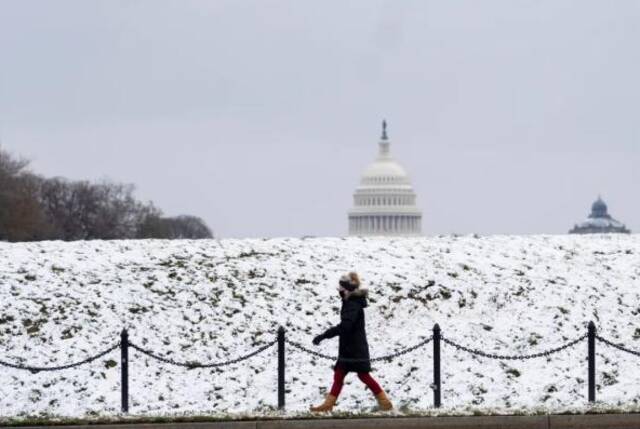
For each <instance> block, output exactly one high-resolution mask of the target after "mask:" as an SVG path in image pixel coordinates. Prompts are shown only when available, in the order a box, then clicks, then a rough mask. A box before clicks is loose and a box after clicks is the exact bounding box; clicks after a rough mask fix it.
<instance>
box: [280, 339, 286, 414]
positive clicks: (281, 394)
mask: <svg viewBox="0 0 640 429" xmlns="http://www.w3.org/2000/svg"><path fill="white" fill-rule="evenodd" d="M284 369H285V362H284V328H283V327H282V326H280V327H279V328H278V409H280V410H284Z"/></svg>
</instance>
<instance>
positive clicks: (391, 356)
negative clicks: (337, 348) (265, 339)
mask: <svg viewBox="0 0 640 429" xmlns="http://www.w3.org/2000/svg"><path fill="white" fill-rule="evenodd" d="M432 339H433V337H432V336H431V337H429V338H427V339H426V340H424V341H421V342H419V343H418V344H416V345H413V346H411V347H407V348H406V349H402V350H399V351H397V352H394V353H391V354H388V355H385V356H380V357H376V358H372V359H364V358H344V357H340V356H329V355H325V354H322V353H319V352H317V351H315V350H311V349H310V348H308V347H305V346H303V345H302V344H300V343H297V342H295V341H291V340H286V342H287V343H288V344H289V345H291V346H293V347H295V348H297V349H298V350H301V351H303V352H305V353H308V354H310V355H313V356H316V357H319V358H321V359H327V360H333V361H340V362H378V361H383V360H384V361H391V360H392V359H394V358H397V357H399V356H402V355H405V354H407V353H411V352H412V351H414V350H417V349H419V348H420V347H423V346H426V345H427V344H429V342H430V341H431V340H432Z"/></svg>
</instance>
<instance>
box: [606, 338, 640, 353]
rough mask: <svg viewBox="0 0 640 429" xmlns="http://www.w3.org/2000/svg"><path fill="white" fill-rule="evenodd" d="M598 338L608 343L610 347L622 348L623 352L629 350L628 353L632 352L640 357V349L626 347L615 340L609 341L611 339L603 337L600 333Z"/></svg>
mask: <svg viewBox="0 0 640 429" xmlns="http://www.w3.org/2000/svg"><path fill="white" fill-rule="evenodd" d="M596 338H597V339H598V340H599V341H602V342H603V343H605V344H606V345H608V346H610V347H613V348H614V349H618V350H621V351H623V352H627V353H630V354H632V355H634V356H638V357H640V352H638V351H635V350H631V349H628V348H626V347H625V346H623V345H620V344H616V343H614V342H613V341H609V340H607V339H606V338H604V337H601V336H600V335H596Z"/></svg>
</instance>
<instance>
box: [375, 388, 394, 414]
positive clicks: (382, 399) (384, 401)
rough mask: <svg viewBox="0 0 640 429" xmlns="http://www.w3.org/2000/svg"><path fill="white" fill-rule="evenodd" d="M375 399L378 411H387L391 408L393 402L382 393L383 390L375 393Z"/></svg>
mask: <svg viewBox="0 0 640 429" xmlns="http://www.w3.org/2000/svg"><path fill="white" fill-rule="evenodd" d="M376 399H377V400H378V407H379V408H380V411H389V410H392V409H393V404H392V403H391V401H390V400H389V398H388V397H387V394H386V393H384V390H383V391H382V392H380V393H378V394H377V395H376Z"/></svg>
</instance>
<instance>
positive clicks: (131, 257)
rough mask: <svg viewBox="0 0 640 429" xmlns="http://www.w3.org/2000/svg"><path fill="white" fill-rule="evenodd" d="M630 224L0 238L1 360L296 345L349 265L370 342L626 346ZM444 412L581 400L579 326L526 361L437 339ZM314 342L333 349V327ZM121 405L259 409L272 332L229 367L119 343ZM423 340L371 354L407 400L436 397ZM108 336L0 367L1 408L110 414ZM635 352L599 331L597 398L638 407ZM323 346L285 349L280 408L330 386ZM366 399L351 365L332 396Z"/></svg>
mask: <svg viewBox="0 0 640 429" xmlns="http://www.w3.org/2000/svg"><path fill="white" fill-rule="evenodd" d="M639 255H640V236H639V235H626V234H620V235H594V236H490V237H478V236H463V237H460V236H453V237H451V236H445V237H429V238H397V239H392V238H367V239H364V238H314V239H288V238H281V239H269V240H261V239H247V240H231V239H229V240H203V241H158V240H143V241H90V242H72V243H63V242H42V243H31V244H23V243H20V244H8V243H0V260H1V261H2V264H1V265H0V304H1V305H2V311H1V313H0V360H4V361H9V362H15V363H23V364H28V365H34V366H49V365H58V364H65V363H69V362H73V361H78V360H81V359H84V358H85V357H87V356H89V355H92V354H95V353H97V352H99V351H102V350H104V349H106V348H108V347H110V346H111V345H113V344H114V343H116V342H117V341H118V340H119V334H120V331H121V329H122V328H127V329H129V336H130V339H131V341H132V342H135V343H136V344H138V345H140V346H143V347H145V348H149V349H151V350H153V351H154V352H156V353H158V354H160V355H162V356H167V357H172V358H173V359H175V360H179V361H198V362H211V361H219V360H226V359H229V358H234V357H237V356H239V355H242V354H245V353H247V352H249V351H252V350H254V349H255V348H257V347H259V346H260V345H262V344H264V343H265V342H268V341H272V340H273V339H274V338H275V334H276V330H277V327H278V326H279V325H283V326H285V327H286V328H287V335H288V337H289V338H291V339H292V340H294V341H298V342H301V343H303V344H305V345H307V346H308V347H310V348H314V346H312V345H311V339H312V338H313V336H314V335H316V334H318V333H320V332H322V331H323V330H324V329H326V328H327V327H329V326H331V325H332V324H335V323H337V322H338V320H339V305H340V302H339V298H338V297H337V295H336V290H335V284H336V282H337V279H338V278H339V276H340V275H341V274H342V273H344V272H345V271H348V270H352V269H353V270H356V271H358V272H359V273H360V274H361V277H362V280H363V282H364V283H365V284H366V285H367V286H368V287H369V289H370V297H371V301H370V306H369V307H368V308H367V310H366V317H367V332H368V336H369V343H370V348H371V355H372V357H376V356H380V355H384V354H387V353H390V352H393V351H395V350H399V349H402V348H404V347H407V346H411V345H413V344H416V343H418V342H419V341H421V340H422V339H424V338H426V337H428V336H429V335H431V330H432V328H433V325H434V323H436V322H437V323H439V325H440V327H441V328H442V331H443V335H445V336H447V337H448V338H451V339H453V340H455V341H457V342H459V343H461V344H464V345H468V346H471V347H474V348H479V349H482V350H484V351H487V352H493V353H501V354H530V353H536V352H540V351H543V350H545V349H548V348H552V347H556V346H558V345H561V344H563V343H565V342H567V341H569V340H571V339H574V338H576V337H578V336H580V335H583V334H585V333H586V325H587V323H588V322H589V321H590V320H593V321H594V322H595V323H596V325H597V327H598V329H599V333H600V334H601V335H603V336H605V337H607V338H609V339H611V340H612V341H615V342H622V343H625V344H626V345H627V346H628V347H630V348H632V349H634V350H640V327H638V314H639V313H640V299H639V298H640V290H639V287H640V258H639ZM442 347H443V348H442V359H443V361H442V371H443V372H442V379H443V392H442V402H443V406H444V407H445V409H446V410H447V412H464V411H465V410H469V409H470V408H473V409H480V410H493V411H496V410H498V411H501V412H538V411H539V410H540V409H543V410H548V411H554V410H555V411H558V410H572V409H581V407H585V406H586V394H587V384H586V380H587V360H586V357H587V355H586V353H587V343H586V341H584V342H582V343H580V344H578V345H577V346H575V347H573V348H571V349H569V350H565V351H562V352H560V353H557V354H555V355H553V356H551V357H550V358H548V359H547V358H540V359H535V360H530V361H524V362H523V361H493V360H488V359H485V358H479V357H475V356H472V355H469V354H466V353H464V352H459V351H456V350H455V349H453V348H452V347H450V346H447V345H444V344H443V346H442ZM315 349H316V350H318V351H320V352H322V353H325V354H330V355H335V354H336V353H337V340H335V339H334V340H327V341H325V342H323V343H322V344H321V346H319V347H316V348H315ZM129 353H130V368H129V372H130V381H129V385H130V392H131V397H130V411H131V412H132V413H133V414H140V415H158V414H176V413H178V414H199V413H200V414H206V413H236V414H243V415H246V414H249V415H261V414H268V413H271V412H272V410H273V408H274V407H275V405H276V404H277V392H276V386H277V382H276V380H277V372H276V370H277V359H276V347H272V348H271V349H269V350H267V351H266V352H264V353H262V354H260V355H258V356H255V357H253V358H251V359H250V360H248V361H245V362H242V363H239V364H235V365H233V366H229V367H224V368H216V369H185V368H179V367H172V366H168V365H166V364H162V363H160V362H157V361H154V360H152V359H150V358H148V357H146V356H144V355H141V354H140V353H138V352H137V351H134V350H130V351H129ZM431 356H432V346H431V344H429V345H428V346H427V347H426V348H424V349H420V350H417V351H415V352H412V353H409V354H407V355H404V356H402V357H401V358H399V359H397V360H394V361H392V362H380V363H376V364H374V365H373V366H374V373H373V375H374V377H376V378H377V379H378V381H379V382H380V383H381V385H382V386H383V387H384V388H385V390H387V391H388V393H389V395H390V397H391V399H392V400H393V401H394V403H395V405H396V406H397V407H398V408H399V409H401V410H403V411H405V412H414V411H416V410H428V409H429V408H430V407H432V398H433V395H432V390H431V388H430V384H431V383H432V378H433V377H432V368H433V363H432V359H431ZM118 362H119V351H118V350H116V351H114V352H112V353H111V354H109V355H108V356H106V357H104V358H102V359H100V360H98V361H96V362H93V363H92V364H89V365H85V366H82V367H80V368H77V369H69V370H64V371H59V372H41V373H37V374H32V373H30V372H28V371H20V370H15V369H10V368H6V367H0V374H1V375H0V377H2V382H0V415H1V416H2V417H5V418H6V417H19V416H35V415H56V416H76V417H78V416H92V415H101V416H105V415H106V416H109V415H117V414H118V413H119V411H120V410H119V408H120V369H119V363H118ZM639 364H640V360H639V359H638V358H636V357H634V356H632V355H630V354H625V353H623V352H620V351H618V350H615V349H612V348H610V347H607V346H605V345H604V344H601V343H598V344H597V383H598V387H597V396H598V399H599V401H601V403H600V404H599V405H598V406H599V407H605V408H607V409H620V410H624V409H630V408H631V407H635V408H637V406H638V401H639V400H640V388H639V387H638V386H639V385H640V371H639V370H638V365H639ZM332 365H333V363H332V362H330V361H324V360H318V359H317V358H314V357H312V356H309V355H306V354H302V353H301V352H299V351H297V350H295V349H293V348H291V347H288V348H287V389H288V391H287V409H288V410H289V412H291V413H299V412H304V410H307V409H308V406H309V405H310V404H311V403H315V402H319V401H320V400H321V399H322V396H323V394H324V393H325V392H326V391H327V390H328V388H329V387H330V382H331V375H332V373H331V367H332ZM373 405H374V400H373V398H372V396H371V394H370V393H369V392H367V391H366V390H365V389H364V386H363V385H362V384H361V383H360V382H359V380H358V379H357V378H356V377H355V376H353V375H351V376H349V377H347V383H346V385H345V388H344V390H343V394H342V396H341V398H340V400H339V405H338V409H339V410H342V411H354V410H355V411H368V410H370V409H371V408H372V407H373Z"/></svg>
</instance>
